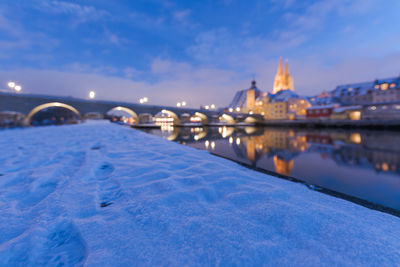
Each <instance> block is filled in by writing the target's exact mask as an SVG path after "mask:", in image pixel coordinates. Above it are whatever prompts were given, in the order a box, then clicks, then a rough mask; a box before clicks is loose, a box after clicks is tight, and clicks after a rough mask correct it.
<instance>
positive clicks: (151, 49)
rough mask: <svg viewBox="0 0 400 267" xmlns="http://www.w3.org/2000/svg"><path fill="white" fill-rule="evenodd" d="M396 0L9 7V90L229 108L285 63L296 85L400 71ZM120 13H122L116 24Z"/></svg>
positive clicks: (2, 74)
mask: <svg viewBox="0 0 400 267" xmlns="http://www.w3.org/2000/svg"><path fill="white" fill-rule="evenodd" d="M399 8H400V3H398V2H396V1H385V3H381V2H379V1H374V0H368V1H347V0H343V1H301V2H299V1H293V0H290V1H289V0H287V1H252V2H249V3H246V4H243V3H239V2H237V1H233V0H232V1H219V2H216V3H214V2H208V1H207V2H204V3H195V2H194V3H191V2H179V1H177V2H165V1H150V2H149V1H147V2H144V1H143V2H142V1H139V2H137V3H128V2H126V1H118V2H116V3H113V4H109V3H107V2H106V1H74V2H71V1H70V2H67V1H47V0H38V1H32V2H30V3H23V2H22V1H15V2H12V3H0V21H1V26H0V31H1V33H2V38H1V40H2V41H1V42H0V47H1V48H2V52H0V58H1V59H2V60H1V61H0V62H1V64H0V82H1V88H2V89H3V88H6V85H7V82H8V81H10V80H13V81H17V82H18V83H20V84H22V86H23V92H26V93H43V94H54V95H64V96H74V97H81V98H85V97H87V96H88V93H89V91H91V90H94V91H95V92H96V98H97V99H109V100H126V101H130V102H139V99H140V98H142V97H148V98H149V103H150V104H167V105H172V106H173V105H175V104H176V103H177V102H180V101H186V102H187V104H188V106H189V107H198V106H199V105H200V104H216V105H217V106H218V107H222V106H227V105H228V104H229V102H230V100H231V98H232V96H233V95H234V94H235V92H236V91H238V90H241V89H243V88H247V87H248V84H249V82H250V80H251V78H252V77H253V75H254V76H255V79H256V80H257V84H258V85H259V86H260V89H261V90H263V91H268V92H271V91H272V87H273V81H274V75H275V74H276V65H277V61H278V59H279V57H280V56H282V57H284V58H288V59H289V62H290V71H291V74H292V75H293V80H294V88H295V89H296V92H298V93H299V94H301V95H307V96H310V95H316V94H318V93H320V92H321V91H323V90H325V91H330V90H333V89H334V88H335V87H336V86H337V85H340V84H346V83H356V82H363V81H369V80H373V79H375V78H386V77H393V76H397V75H399V69H400V68H399V66H398V63H397V62H399V59H400V51H399V48H398V47H399V46H398V43H399V41H400V37H399V36H398V34H396V30H397V29H396V27H394V25H399V18H398V17H397V16H396V11H397V10H399ZM115 14H118V16H116V15H115Z"/></svg>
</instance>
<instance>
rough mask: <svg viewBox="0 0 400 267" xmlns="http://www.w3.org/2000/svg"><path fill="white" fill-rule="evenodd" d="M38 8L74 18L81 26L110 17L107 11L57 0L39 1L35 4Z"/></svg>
mask: <svg viewBox="0 0 400 267" xmlns="http://www.w3.org/2000/svg"><path fill="white" fill-rule="evenodd" d="M35 3H36V8H38V9H40V10H41V11H44V12H46V13H51V14H55V15H58V14H64V15H69V16H71V17H73V18H74V24H75V25H77V24H80V23H84V22H87V21H96V20H99V19H103V18H105V17H106V16H108V15H109V13H108V12H107V11H105V10H100V9H97V8H95V7H93V6H89V5H81V4H78V3H71V2H66V1H57V0H38V1H36V2H35Z"/></svg>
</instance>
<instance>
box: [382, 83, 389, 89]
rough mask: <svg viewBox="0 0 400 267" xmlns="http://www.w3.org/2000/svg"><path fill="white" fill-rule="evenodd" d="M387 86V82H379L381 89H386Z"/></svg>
mask: <svg viewBox="0 0 400 267" xmlns="http://www.w3.org/2000/svg"><path fill="white" fill-rule="evenodd" d="M388 88H389V84H388V83H382V84H381V90H387V89H388Z"/></svg>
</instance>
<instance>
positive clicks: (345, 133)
mask: <svg viewBox="0 0 400 267" xmlns="http://www.w3.org/2000/svg"><path fill="white" fill-rule="evenodd" d="M146 131H147V132H149V133H152V134H156V135H160V136H163V137H164V138H166V139H168V140H171V141H176V142H178V143H184V144H186V145H189V146H192V147H195V148H198V149H203V150H208V151H210V153H213V154H217V155H219V156H223V157H226V158H229V159H232V160H235V161H237V162H240V163H243V164H245V165H249V166H252V167H257V168H261V169H264V170H268V171H274V172H277V173H279V174H281V175H285V176H291V177H295V178H297V179H300V180H303V181H305V182H307V183H310V184H313V185H317V186H321V187H324V188H328V189H331V190H333V191H336V192H340V193H344V194H346V195H351V196H355V197H357V198H361V199H364V200H368V201H371V202H374V203H378V204H381V205H385V206H387V207H391V208H395V209H398V210H400V194H399V193H400V167H399V166H400V146H399V145H398V144H399V143H400V133H398V132H390V131H388V132H386V131H369V130H362V131H352V130H337V129H329V130H327V129H324V130H315V129H299V128H293V129H290V128H260V127H236V128H235V127H226V126H224V127H195V128H179V127H178V128H177V127H172V125H170V126H169V128H168V127H167V128H165V127H164V128H162V129H161V131H160V130H155V129H151V130H146Z"/></svg>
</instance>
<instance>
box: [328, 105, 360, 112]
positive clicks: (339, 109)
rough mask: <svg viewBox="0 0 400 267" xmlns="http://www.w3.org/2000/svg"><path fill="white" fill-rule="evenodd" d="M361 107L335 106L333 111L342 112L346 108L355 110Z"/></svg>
mask: <svg viewBox="0 0 400 267" xmlns="http://www.w3.org/2000/svg"><path fill="white" fill-rule="evenodd" d="M361 108H362V106H344V107H338V108H335V109H334V110H333V111H334V112H343V111H346V110H357V109H361Z"/></svg>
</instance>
